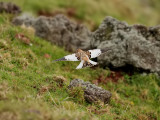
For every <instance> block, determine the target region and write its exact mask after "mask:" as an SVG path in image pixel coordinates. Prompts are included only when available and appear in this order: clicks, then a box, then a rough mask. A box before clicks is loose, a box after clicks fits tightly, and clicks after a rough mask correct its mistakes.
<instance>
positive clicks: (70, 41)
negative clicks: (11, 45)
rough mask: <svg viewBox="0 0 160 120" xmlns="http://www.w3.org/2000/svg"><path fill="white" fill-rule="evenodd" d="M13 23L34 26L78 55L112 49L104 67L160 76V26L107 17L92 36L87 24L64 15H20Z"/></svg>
mask: <svg viewBox="0 0 160 120" xmlns="http://www.w3.org/2000/svg"><path fill="white" fill-rule="evenodd" d="M13 23H14V24H16V25H22V24H25V25H26V26H32V27H33V28H34V29H35V30H36V35H37V36H39V37H41V38H44V39H47V40H48V41H50V42H52V43H54V44H57V45H59V46H64V47H65V48H66V50H68V51H72V52H74V51H75V50H76V49H77V48H81V49H84V50H86V49H95V48H101V49H106V48H111V49H112V51H108V52H107V53H105V54H103V55H101V56H99V57H98V59H97V60H98V63H99V64H100V65H101V66H103V68H104V67H106V66H109V67H114V68H119V67H124V66H128V65H130V66H133V67H134V68H140V69H141V70H143V71H149V72H154V73H158V74H159V75H160V52H159V51H160V26H156V27H146V26H144V25H132V26H130V25H128V24H127V23H126V22H121V21H119V20H117V19H115V18H112V17H106V18H105V19H104V21H103V22H102V24H101V25H100V26H99V28H98V29H97V30H96V31H95V32H93V33H91V32H90V31H89V30H88V29H87V28H86V27H84V26H83V25H79V24H76V23H74V22H72V21H70V20H69V19H68V18H66V17H65V16H63V15H57V16H55V17H38V18H33V17H27V16H20V17H16V18H15V19H14V20H13Z"/></svg>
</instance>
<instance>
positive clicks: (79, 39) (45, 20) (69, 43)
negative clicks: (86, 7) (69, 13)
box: [13, 15, 91, 51]
mask: <svg viewBox="0 0 160 120" xmlns="http://www.w3.org/2000/svg"><path fill="white" fill-rule="evenodd" d="M13 23H14V24H15V25H22V24H25V25H26V26H32V27H33V28H34V29H35V31H36V35H37V36H39V37H41V38H44V39H47V40H48V41H50V42H52V43H54V44H57V45H59V46H64V47H65V48H66V50H68V51H75V50H76V49H77V48H82V49H87V48H88V47H89V45H90V43H89V42H90V41H89V40H90V38H91V32H90V31H89V30H88V29H87V28H86V27H85V26H84V25H81V24H76V23H74V22H72V21H70V20H69V19H68V18H67V17H65V16H64V15H57V16H55V17H44V16H40V17H38V18H33V17H30V16H28V15H23V16H19V17H16V18H15V19H13Z"/></svg>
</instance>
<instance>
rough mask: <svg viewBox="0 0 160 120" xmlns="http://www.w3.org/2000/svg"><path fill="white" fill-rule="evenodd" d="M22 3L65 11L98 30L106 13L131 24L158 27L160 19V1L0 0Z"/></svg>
mask: <svg viewBox="0 0 160 120" xmlns="http://www.w3.org/2000/svg"><path fill="white" fill-rule="evenodd" d="M0 1H10V2H14V3H16V4H18V5H19V6H20V7H21V8H22V10H23V11H27V12H28V11H30V12H32V13H33V14H35V15H37V14H39V13H40V11H41V12H43V13H44V14H50V15H53V14H54V13H58V12H60V13H64V14H67V15H69V16H70V17H71V18H74V19H75V20H77V21H78V22H81V23H84V24H86V25H88V27H90V28H91V29H92V30H95V28H97V27H98V26H99V24H100V23H101V22H102V20H103V19H104V17H105V16H113V17H115V18H117V19H119V20H123V21H126V22H128V23H129V24H136V23H138V24H145V25H148V26H155V25H157V24H159V22H160V16H159V14H160V12H159V11H160V1H159V0H152V1H149V0H144V1H139V0H125V1H124V0H112V1H111V0H67V1H66V0H45V2H41V1H40V0H0Z"/></svg>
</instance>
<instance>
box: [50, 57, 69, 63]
mask: <svg viewBox="0 0 160 120" xmlns="http://www.w3.org/2000/svg"><path fill="white" fill-rule="evenodd" d="M57 61H66V59H65V57H63V58H60V59H57V60H53V63H54V62H57Z"/></svg>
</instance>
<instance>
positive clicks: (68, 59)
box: [64, 54, 79, 61]
mask: <svg viewBox="0 0 160 120" xmlns="http://www.w3.org/2000/svg"><path fill="white" fill-rule="evenodd" d="M64 58H65V59H66V61H79V60H78V59H77V57H76V54H71V55H67V56H64Z"/></svg>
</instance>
